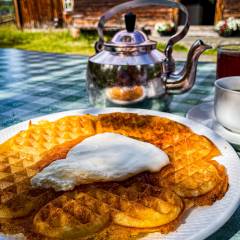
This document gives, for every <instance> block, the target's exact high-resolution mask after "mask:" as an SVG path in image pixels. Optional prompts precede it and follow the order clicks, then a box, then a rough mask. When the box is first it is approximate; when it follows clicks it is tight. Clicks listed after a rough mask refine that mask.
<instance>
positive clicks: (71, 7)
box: [64, 0, 74, 12]
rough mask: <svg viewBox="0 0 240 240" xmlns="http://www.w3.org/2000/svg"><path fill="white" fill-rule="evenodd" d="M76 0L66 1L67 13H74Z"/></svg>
mask: <svg viewBox="0 0 240 240" xmlns="http://www.w3.org/2000/svg"><path fill="white" fill-rule="evenodd" d="M73 4H74V0H64V10H65V11H69V12H71V11H73Z"/></svg>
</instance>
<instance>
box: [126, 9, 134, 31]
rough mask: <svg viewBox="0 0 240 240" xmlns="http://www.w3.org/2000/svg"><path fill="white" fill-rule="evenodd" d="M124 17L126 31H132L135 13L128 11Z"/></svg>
mask: <svg viewBox="0 0 240 240" xmlns="http://www.w3.org/2000/svg"><path fill="white" fill-rule="evenodd" d="M124 18H125V25H126V29H127V31H128V32H129V33H131V32H134V29H135V23H136V15H135V14H133V13H131V12H129V13H127V14H125V16H124Z"/></svg>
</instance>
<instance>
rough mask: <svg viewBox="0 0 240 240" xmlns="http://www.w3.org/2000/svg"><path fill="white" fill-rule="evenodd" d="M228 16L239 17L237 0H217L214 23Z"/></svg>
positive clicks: (239, 11) (239, 7)
mask: <svg viewBox="0 0 240 240" xmlns="http://www.w3.org/2000/svg"><path fill="white" fill-rule="evenodd" d="M229 17H235V18H240V1H239V0H217V4H216V13H215V23H217V22H218V21H220V20H224V19H227V18H229Z"/></svg>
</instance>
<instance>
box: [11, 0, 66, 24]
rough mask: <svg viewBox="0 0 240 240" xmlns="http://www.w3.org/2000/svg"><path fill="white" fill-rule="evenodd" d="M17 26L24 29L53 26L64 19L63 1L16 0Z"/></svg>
mask: <svg viewBox="0 0 240 240" xmlns="http://www.w3.org/2000/svg"><path fill="white" fill-rule="evenodd" d="M14 5H15V8H16V16H17V18H16V20H17V25H18V26H21V27H23V28H38V27H45V26H51V25H52V24H53V20H54V18H56V17H57V18H62V15H63V5H62V0H14Z"/></svg>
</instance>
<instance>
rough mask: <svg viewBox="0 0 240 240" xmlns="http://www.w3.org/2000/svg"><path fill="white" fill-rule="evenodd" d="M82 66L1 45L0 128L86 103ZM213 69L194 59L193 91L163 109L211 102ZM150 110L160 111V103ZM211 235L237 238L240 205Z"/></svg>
mask: <svg viewBox="0 0 240 240" xmlns="http://www.w3.org/2000/svg"><path fill="white" fill-rule="evenodd" d="M86 64H87V57H84V56H78V55H63V54H50V53H42V52H28V51H21V50H15V49H0V129H2V128H5V127H8V126H11V125H13V124H16V123H18V122H21V121H24V120H27V119H30V118H34V117H37V116H41V115H46V114H49V113H53V112H60V111H67V110H73V109H79V108H88V107H91V105H90V103H89V101H88V96H87V92H86V88H85V79H86ZM215 69H216V65H215V63H199V65H198V72H197V80H196V84H195V85H194V87H193V89H192V90H191V91H189V92H188V93H185V94H182V95H178V96H174V97H173V99H172V102H171V104H170V106H169V110H168V111H169V112H171V113H174V114H178V115H183V116H184V115H185V114H186V113H187V111H188V110H189V109H190V108H191V107H192V106H193V105H196V104H199V103H202V102H205V101H211V100H213V94H214V87H213V84H214V80H215ZM151 109H154V110H159V105H158V104H157V103H156V104H154V105H153V106H152V107H151ZM234 147H235V149H236V150H237V151H239V152H240V148H239V146H234ZM239 191H240V188H239ZM216 218H217V216H216ZM215 239H216V240H226V239H233V240H237V239H240V208H238V210H237V211H236V212H235V214H234V215H233V216H232V217H231V219H230V220H229V221H228V222H227V223H226V224H225V225H224V226H223V227H222V228H221V229H220V230H218V231H217V232H216V233H215V234H213V235H212V236H211V237H209V238H208V240H215ZM179 240H180V239H179Z"/></svg>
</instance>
